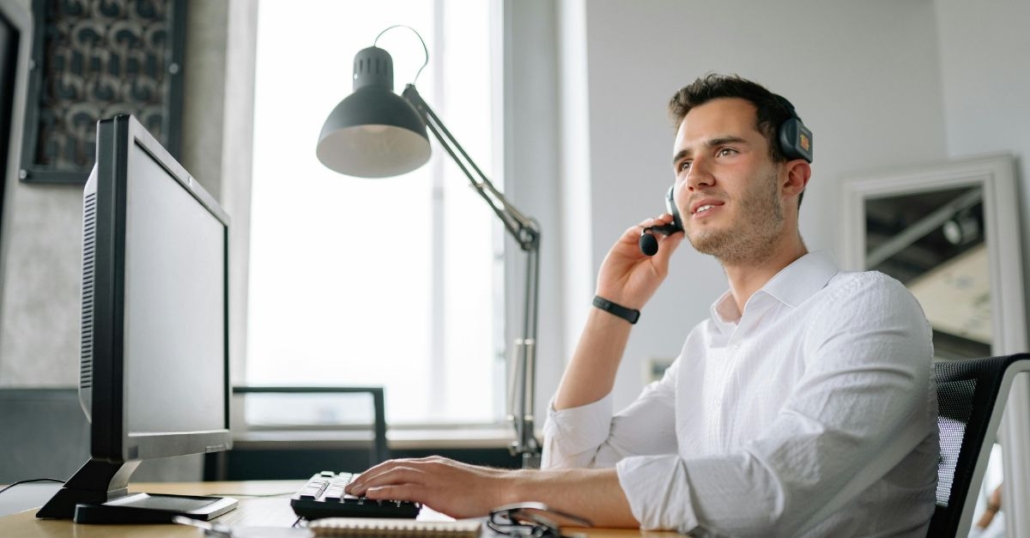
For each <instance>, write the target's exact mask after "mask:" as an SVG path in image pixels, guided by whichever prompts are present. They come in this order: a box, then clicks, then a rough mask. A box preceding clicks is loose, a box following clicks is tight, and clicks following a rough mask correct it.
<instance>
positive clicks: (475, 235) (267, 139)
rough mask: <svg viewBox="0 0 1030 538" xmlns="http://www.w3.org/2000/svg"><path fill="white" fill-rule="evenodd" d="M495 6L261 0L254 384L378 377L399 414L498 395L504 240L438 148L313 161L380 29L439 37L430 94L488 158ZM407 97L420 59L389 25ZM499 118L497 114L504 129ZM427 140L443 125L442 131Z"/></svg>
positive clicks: (463, 419) (438, 413)
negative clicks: (387, 167) (391, 158)
mask: <svg viewBox="0 0 1030 538" xmlns="http://www.w3.org/2000/svg"><path fill="white" fill-rule="evenodd" d="M498 9H499V6H498V5H497V2H495V1H490V2H484V1H481V0H463V1H455V0H433V1H426V0H389V1H387V0H379V1H376V2H340V1H339V0H304V1H291V2H284V1H264V2H262V3H261V4H260V7H259V11H258V35H257V43H258V44H257V74H256V91H255V133H254V179H253V194H252V196H253V198H252V205H251V208H252V209H251V210H252V216H251V262H250V292H249V313H248V316H249V319H248V325H249V327H248V333H249V336H248V350H247V365H246V374H245V377H246V379H245V381H246V383H247V384H250V385H273V384H274V385H350V386H368V385H376V386H378V385H381V386H383V387H384V388H385V391H386V411H387V418H388V420H389V421H390V423H391V425H396V424H405V423H412V424H413V423H419V424H425V423H485V422H496V421H498V420H499V419H500V417H501V415H502V410H503V406H504V403H505V400H504V397H503V394H504V364H505V363H504V356H503V350H504V342H503V337H502V332H503V331H502V327H503V306H504V305H503V294H502V293H498V292H497V291H496V290H498V289H499V286H500V285H501V284H502V282H503V265H502V260H503V256H502V251H501V249H502V248H503V234H502V233H500V230H501V228H500V227H499V225H498V224H497V223H496V222H495V221H496V220H497V219H496V218H495V217H494V215H493V214H492V213H491V212H490V210H489V208H488V206H487V205H486V204H485V203H483V201H482V200H481V199H479V197H478V196H477V195H476V194H475V193H474V192H471V191H470V189H469V188H468V180H467V179H466V178H464V176H462V175H461V172H460V170H458V169H457V167H456V166H455V165H454V163H453V162H451V161H450V160H449V158H448V157H447V156H446V155H445V154H444V153H443V151H442V150H441V149H440V148H439V147H438V146H437V145H436V141H435V140H432V143H433V158H432V159H431V160H430V162H429V163H428V164H427V165H425V166H423V167H422V168H420V169H418V170H416V171H414V172H411V173H409V174H406V175H404V176H401V177H396V178H387V179H380V180H370V179H360V178H354V177H347V176H343V175H339V174H336V173H334V172H332V171H330V170H328V169H326V168H324V167H323V166H322V165H321V164H320V163H319V162H318V160H317V159H316V158H315V144H316V142H317V140H318V133H319V132H320V131H321V128H322V123H323V122H324V121H325V118H326V117H327V116H328V115H329V112H330V111H331V110H332V109H333V107H335V106H336V105H337V103H339V102H340V100H342V99H343V98H344V97H346V96H347V95H349V94H350V93H351V91H352V81H351V77H352V73H353V71H352V61H353V58H354V55H355V54H356V53H357V52H358V51H359V50H361V49H363V48H365V47H369V46H371V45H372V43H373V41H374V40H375V38H376V36H377V35H378V34H379V32H380V31H382V30H384V29H386V28H387V27H389V26H392V25H395V24H404V25H408V26H411V27H413V28H415V29H416V30H418V32H419V33H420V34H421V35H422V37H423V38H424V39H425V42H426V45H427V46H428V47H429V65H428V66H426V68H425V69H424V70H423V71H422V73H421V75H420V76H419V78H418V80H417V86H418V89H419V92H420V93H421V94H422V96H423V97H424V98H425V100H426V102H427V103H429V105H430V106H431V107H433V109H434V110H435V111H436V113H437V114H438V115H439V116H440V118H441V119H443V121H444V122H445V123H446V124H447V127H448V128H449V129H450V131H451V132H452V133H453V134H454V136H455V138H457V139H458V140H459V141H460V142H461V144H462V146H464V148H465V149H466V151H467V152H468V153H469V155H470V156H472V158H473V159H474V160H475V161H476V163H477V164H478V165H479V166H480V168H481V169H482V170H483V171H484V172H485V173H486V174H487V175H488V176H490V177H491V179H492V180H494V181H495V183H497V184H498V185H500V184H502V182H501V181H499V179H500V178H498V177H497V175H498V174H495V173H492V171H493V170H499V169H500V167H498V166H494V163H495V159H494V158H493V155H492V153H493V151H494V148H495V147H498V144H496V143H495V142H494V140H495V136H494V133H495V132H499V129H495V122H494V121H493V118H494V116H495V113H494V110H495V103H497V102H499V99H497V97H496V96H495V93H497V92H495V88H498V87H499V86H498V85H497V84H496V83H495V82H496V81H495V80H494V77H493V73H494V72H495V71H496V69H494V66H495V65H496V64H497V63H498V62H497V61H496V59H497V58H499V57H500V55H499V53H500V51H499V50H497V49H498V47H496V46H494V45H493V44H492V41H491V35H495V32H492V31H491V25H492V24H495V22H494V21H495V20H496V17H495V16H494V15H495V12H496V10H498ZM377 45H378V46H379V47H381V48H384V49H386V50H387V51H388V52H389V53H390V54H391V55H392V56H393V60H394V82H395V89H396V91H397V93H398V94H399V93H400V92H401V91H402V90H403V88H404V86H405V85H406V84H407V83H409V82H411V81H413V80H414V79H415V76H416V73H417V72H418V70H419V67H420V66H421V65H422V62H423V59H424V56H423V50H422V46H421V44H419V42H418V39H417V38H416V37H415V35H414V34H413V33H412V32H411V31H409V30H407V29H404V28H396V29H393V30H390V31H389V32H386V33H385V34H383V36H382V37H381V38H380V39H379V41H378V44H377ZM496 123H498V124H499V122H496ZM430 136H431V135H430Z"/></svg>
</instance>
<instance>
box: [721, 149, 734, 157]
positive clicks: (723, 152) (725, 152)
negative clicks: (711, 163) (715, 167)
mask: <svg viewBox="0 0 1030 538" xmlns="http://www.w3.org/2000/svg"><path fill="white" fill-rule="evenodd" d="M736 152H737V150H735V149H733V148H722V149H720V150H719V155H722V156H726V155H733V154H734V153H736Z"/></svg>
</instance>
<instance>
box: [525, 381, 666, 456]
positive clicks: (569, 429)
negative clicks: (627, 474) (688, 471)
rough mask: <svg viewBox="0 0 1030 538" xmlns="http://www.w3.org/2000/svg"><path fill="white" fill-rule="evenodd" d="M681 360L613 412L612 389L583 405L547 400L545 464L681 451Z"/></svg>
mask: <svg viewBox="0 0 1030 538" xmlns="http://www.w3.org/2000/svg"><path fill="white" fill-rule="evenodd" d="M678 365H679V361H675V362H673V364H672V365H671V366H670V367H669V368H668V369H667V370H666V372H665V374H664V376H663V377H662V379H661V381H656V382H654V383H651V384H650V385H648V386H647V387H645V388H644V391H643V393H641V395H640V396H639V397H638V398H637V399H636V400H635V401H634V402H633V403H632V404H630V406H629V407H627V408H626V409H624V410H623V411H621V412H619V413H618V414H617V415H614V416H613V415H612V406H613V404H612V395H611V394H608V395H607V396H605V397H604V398H602V399H600V400H598V401H596V402H593V403H590V404H587V405H584V406H580V407H574V408H570V409H563V410H561V411H556V410H555V409H554V401H553V400H552V401H551V403H550V404H548V406H547V409H548V410H547V421H546V422H545V423H544V449H543V458H542V460H541V467H542V468H544V469H556V468H576V467H612V466H614V465H615V463H616V462H618V461H619V460H621V459H622V458H625V457H627V456H633V455H643V454H662V453H666V454H671V453H675V452H676V428H675V411H674V409H675V407H674V406H675V400H676V397H675V383H676V381H675V380H676V374H675V372H676V371H677V369H678Z"/></svg>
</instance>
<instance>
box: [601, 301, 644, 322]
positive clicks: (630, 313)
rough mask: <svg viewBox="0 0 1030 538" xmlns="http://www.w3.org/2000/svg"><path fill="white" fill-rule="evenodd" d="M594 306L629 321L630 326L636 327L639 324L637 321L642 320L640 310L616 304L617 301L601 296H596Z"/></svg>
mask: <svg viewBox="0 0 1030 538" xmlns="http://www.w3.org/2000/svg"><path fill="white" fill-rule="evenodd" d="M593 305H594V307H596V308H598V309H600V310H603V311H605V312H607V313H609V314H611V315H613V316H615V317H618V318H622V319H624V320H626V321H628V322H629V323H630V325H635V324H636V323H637V320H639V319H640V311H639V310H637V309H635V308H629V307H626V306H623V305H621V304H619V303H616V302H615V301H612V300H609V299H606V298H604V297H601V296H600V295H595V296H594V301H593Z"/></svg>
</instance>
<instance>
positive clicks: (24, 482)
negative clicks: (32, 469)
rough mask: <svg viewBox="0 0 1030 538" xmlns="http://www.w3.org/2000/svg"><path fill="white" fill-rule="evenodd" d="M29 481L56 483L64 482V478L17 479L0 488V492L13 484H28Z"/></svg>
mask: <svg viewBox="0 0 1030 538" xmlns="http://www.w3.org/2000/svg"><path fill="white" fill-rule="evenodd" d="M29 482H57V483H58V484H64V482H65V481H64V480H58V479H56V478H30V479H28V480H19V481H17V482H15V483H13V484H11V485H9V486H7V487H5V488H4V489H0V493H3V492H5V491H7V490H9V489H11V488H13V487H14V486H17V485H20V484H28V483H29Z"/></svg>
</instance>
